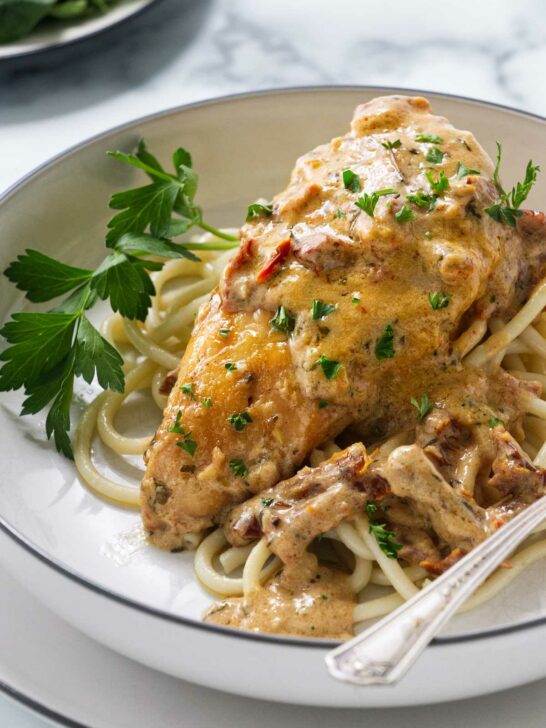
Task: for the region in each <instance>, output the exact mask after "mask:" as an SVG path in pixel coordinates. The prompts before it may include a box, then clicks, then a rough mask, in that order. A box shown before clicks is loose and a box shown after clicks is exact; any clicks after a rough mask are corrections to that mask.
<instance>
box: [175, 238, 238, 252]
mask: <svg viewBox="0 0 546 728" xmlns="http://www.w3.org/2000/svg"><path fill="white" fill-rule="evenodd" d="M181 247H183V248H184V250H233V248H238V247H239V240H237V241H236V242H235V241H233V242H229V243H182V244H181Z"/></svg>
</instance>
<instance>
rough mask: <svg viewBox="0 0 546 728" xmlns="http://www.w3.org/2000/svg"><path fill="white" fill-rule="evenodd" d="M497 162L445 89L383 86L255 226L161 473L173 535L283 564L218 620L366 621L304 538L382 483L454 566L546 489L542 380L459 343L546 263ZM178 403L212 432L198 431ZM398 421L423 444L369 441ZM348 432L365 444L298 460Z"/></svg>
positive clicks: (390, 504) (161, 436)
mask: <svg viewBox="0 0 546 728" xmlns="http://www.w3.org/2000/svg"><path fill="white" fill-rule="evenodd" d="M347 171H349V175H348V176H347ZM492 173H493V164H492V162H491V160H490V158H489V157H488V156H487V154H486V153H485V151H484V150H483V149H482V148H481V146H480V145H479V143H478V142H477V140H476V139H475V138H474V136H473V135H472V134H471V133H470V132H467V131H461V130H458V129H456V128H455V127H453V126H452V125H451V124H450V123H449V122H448V121H447V119H445V118H443V117H439V116H435V115H433V114H432V113H431V111H430V106H429V104H428V102H427V101H426V100H425V99H422V98H409V97H402V96H391V97H383V98H379V99H375V100H373V101H371V102H369V103H367V104H364V105H362V106H360V107H358V108H357V109H356V111H355V114H354V117H353V121H352V124H351V130H350V131H349V133H347V134H346V135H345V136H343V137H338V138H336V139H333V140H332V141H331V142H330V143H329V144H324V145H322V146H320V147H317V148H316V149H314V150H313V151H311V152H310V153H308V154H306V155H304V156H303V157H301V158H300V159H299V160H298V161H297V163H296V166H295V168H294V171H293V173H292V175H291V178H290V183H289V185H288V187H287V189H286V190H284V191H283V192H281V193H280V194H279V195H277V196H276V197H275V198H274V200H273V203H272V212H271V214H270V215H269V216H268V215H267V214H265V213H264V214H261V215H259V216H258V217H257V218H256V219H253V220H251V221H250V222H249V223H247V224H246V225H245V226H243V228H242V232H241V246H240V249H239V251H238V253H237V255H236V256H235V258H234V259H233V260H232V262H231V263H230V265H229V266H228V268H227V269H226V271H225V272H224V275H223V276H222V279H221V282H220V286H219V289H218V291H216V292H214V294H213V295H212V297H211V299H210V300H209V302H208V303H206V304H205V305H204V306H203V307H202V308H201V310H200V313H199V316H198V318H197V321H196V326H195V329H194V331H193V334H192V338H191V341H190V343H189V345H188V348H187V350H186V353H185V355H184V358H183V360H182V362H181V366H180V371H179V374H178V379H177V382H176V385H175V386H174V388H173V390H172V392H171V395H170V397H169V402H168V405H167V408H166V410H165V414H164V421H163V423H162V425H161V427H160V429H159V430H158V433H157V435H156V438H155V439H154V443H153V444H152V446H151V447H150V450H149V452H148V453H147V461H148V462H147V471H146V476H145V478H144V480H143V484H142V512H143V518H144V522H145V526H146V528H147V529H148V531H149V532H150V533H151V538H152V540H153V542H154V543H155V544H157V545H159V546H161V547H163V548H171V549H174V548H178V547H180V545H181V543H183V536H184V534H185V533H187V532H188V531H194V530H200V529H204V528H209V527H212V526H214V525H219V524H222V525H224V528H225V533H226V536H227V538H228V540H229V541H230V542H231V543H232V544H234V545H243V544H247V543H250V542H252V541H255V540H256V539H258V538H262V537H263V538H265V539H266V542H267V544H268V546H269V548H270V549H271V550H272V551H273V552H274V553H275V554H277V555H278V556H279V557H280V559H281V561H282V562H283V564H284V569H283V571H282V572H281V574H280V575H279V576H277V577H275V578H274V579H272V580H271V581H270V582H269V583H268V584H267V585H266V586H264V587H263V588H259V589H257V590H255V591H254V592H252V593H251V594H248V595H246V596H245V597H244V598H239V599H230V600H227V601H226V602H223V603H221V604H219V605H216V606H215V607H214V608H213V609H212V610H211V611H210V612H209V613H208V615H207V617H206V618H207V620H209V621H211V622H215V623H217V624H224V625H229V626H236V627H240V628H243V629H248V630H255V631H264V632H273V633H284V634H299V635H307V636H311V635H312V636H316V637H346V636H348V635H350V634H351V632H352V614H353V605H354V598H353V595H352V592H351V589H350V585H349V580H348V577H347V576H346V575H345V574H344V573H343V572H341V571H336V570H334V569H332V568H330V567H326V566H319V565H317V562H316V558H315V557H314V556H312V555H310V554H309V553H308V552H307V551H306V549H307V547H308V546H309V544H310V543H311V541H312V540H313V539H314V538H316V537H317V536H318V535H319V534H320V533H324V532H326V531H328V530H330V529H332V528H335V527H336V526H337V525H338V524H339V523H340V522H342V521H344V520H347V519H349V518H351V517H353V516H355V515H357V514H358V513H361V512H362V511H363V509H364V508H365V507H366V506H367V505H369V504H373V505H374V508H375V509H376V511H373V512H376V515H377V517H378V518H379V519H380V520H379V522H378V523H384V525H385V526H387V527H389V528H392V529H393V530H394V535H395V536H396V538H398V539H399V541H400V544H401V550H400V551H399V554H398V556H399V557H401V558H402V559H404V560H405V561H406V562H407V563H410V564H419V565H422V566H424V567H425V568H427V569H428V570H429V571H430V573H434V574H437V573H442V571H443V570H445V569H446V568H449V566H450V565H451V564H452V563H454V561H456V560H457V559H458V558H460V557H461V556H462V554H463V553H464V552H465V551H467V550H469V549H471V548H473V546H475V545H476V544H477V543H479V542H480V541H481V540H483V539H484V538H485V537H486V535H487V534H488V533H490V532H491V530H492V529H493V528H495V527H497V525H498V523H500V521H502V519H503V518H504V517H509V515H510V514H512V513H514V512H516V511H517V510H518V509H519V508H521V507H523V506H524V504H525V503H529V502H531V501H533V500H534V499H536V498H537V497H539V496H540V495H542V494H543V492H544V471H542V470H540V469H537V468H535V467H534V466H533V464H532V463H531V462H530V460H529V458H528V457H527V456H526V455H525V453H523V451H522V450H521V448H520V447H519V445H518V444H517V442H516V440H515V439H514V438H515V437H516V438H517V437H521V435H522V428H521V416H522V412H523V409H524V408H523V406H522V402H523V399H524V396H523V395H524V394H525V390H526V389H528V388H530V389H531V390H532V389H533V386H534V385H533V384H532V383H527V384H525V383H518V382H517V381H516V380H515V379H514V378H513V377H511V376H509V375H507V374H505V373H502V372H491V371H489V370H487V371H486V370H481V369H465V368H464V367H463V365H462V361H461V357H462V356H463V355H464V352H465V346H464V341H465V340H468V338H467V337H470V338H471V336H470V334H469V333H468V332H469V331H470V332H472V331H473V330H475V329H477V330H478V331H479V332H481V333H480V335H482V334H483V330H484V323H485V322H487V320H488V319H489V318H491V317H492V316H498V317H504V318H505V319H507V318H509V317H510V316H511V315H513V313H514V312H515V311H516V310H517V309H518V308H519V307H520V306H521V304H522V303H523V302H524V301H525V300H526V298H527V297H528V295H529V292H530V289H531V287H532V285H533V284H534V283H535V282H536V280H537V279H538V278H539V277H541V276H542V275H543V267H544V258H545V254H544V252H543V251H544V249H545V245H544V241H545V230H546V225H545V220H544V216H541V215H535V214H533V213H525V214H522V217H520V218H518V223H517V225H515V226H514V227H512V226H510V225H507V224H502V223H500V222H499V221H497V220H494V219H493V218H492V217H491V216H490V215H489V214H488V213H487V208H488V207H490V206H491V205H492V204H494V203H495V202H496V200H497V197H498V192H497V190H496V188H495V185H494V184H493V181H492ZM351 175H352V176H351ZM357 203H358V204H357ZM440 302H441V303H440ZM281 314H282V316H281ZM221 331H227V332H228V333H227V334H226V335H225V336H223V335H221V334H220V332H221ZM465 333H466V337H465ZM461 339H462V340H463V343H461ZM188 382H191V383H192V387H193V390H192V391H193V396H192V397H191V398H188V397H187V395H186V394H184V391H183V385H184V384H185V383H188ZM425 396H426V399H425ZM203 397H209V398H210V399H211V401H212V402H213V406H212V408H210V409H206V410H205V409H203V406H202V401H203ZM412 400H413V402H412ZM419 402H421V404H422V405H423V403H424V404H426V403H427V402H428V406H426V407H425V409H424V411H422V412H421V410H420V405H419ZM416 406H417V410H418V413H417V414H416ZM243 415H244V417H245V419H244V420H240V421H239V422H238V426H237V427H235V426H234V423H233V417H234V416H235V417H236V418H237V417H239V418H240V417H242V416H243ZM177 418H179V419H180V423H181V424H182V425H183V426H184V428H185V431H189V432H191V436H192V437H193V438H194V445H195V452H194V453H193V454H191V453H190V454H188V452H187V451H184V450H183V448H181V447H178V445H179V444H180V435H178V434H173V430H172V425H173V423H174V422H175V421H178V420H177ZM491 422H493V424H491ZM495 423H501V424H497V425H496V424H495ZM348 426H349V427H350V428H351V429H350V430H349V431H348V430H347V429H346V428H347V427H348ZM341 433H343V434H342V435H341ZM355 433H356V436H355ZM400 433H404V434H405V435H407V439H406V441H405V442H406V444H405V445H404V446H403V447H399V448H397V449H394V450H393V452H390V453H389V452H387V453H386V454H381V450H379V451H378V452H380V455H377V456H374V454H373V452H374V450H373V449H372V448H370V452H368V453H367V452H366V449H365V447H364V445H363V444H362V443H355V440H360V439H362V440H363V441H364V442H365V443H366V444H367V445H372V446H373V447H374V448H375V446H376V445H377V444H380V443H381V442H382V441H383V440H384V439H385V438H386V437H388V436H390V435H393V434H400ZM338 435H341V437H342V438H344V443H345V444H346V445H350V444H351V443H353V444H352V445H351V447H348V448H347V449H346V450H345V451H344V452H343V453H341V454H340V455H339V456H335V457H334V458H331V459H330V460H329V461H327V462H326V463H323V464H322V465H320V466H319V467H318V468H314V469H311V468H309V469H303V470H301V471H299V472H298V469H299V468H300V467H301V465H302V464H303V463H304V462H305V459H306V458H307V457H308V456H309V454H310V453H311V452H312V450H313V449H314V448H316V447H317V446H320V445H321V444H322V443H324V442H325V441H327V440H328V439H330V438H334V437H337V436H338ZM340 440H341V438H340ZM234 459H235V460H234ZM234 462H235V463H238V465H237V466H236V467H235V468H234V467H233V464H234ZM294 473H296V475H294ZM264 496H265V502H264Z"/></svg>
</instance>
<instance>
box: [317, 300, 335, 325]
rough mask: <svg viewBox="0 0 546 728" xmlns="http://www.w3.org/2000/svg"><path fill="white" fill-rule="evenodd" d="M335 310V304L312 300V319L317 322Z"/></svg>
mask: <svg viewBox="0 0 546 728" xmlns="http://www.w3.org/2000/svg"><path fill="white" fill-rule="evenodd" d="M336 308H337V306H336V304H335V303H324V301H319V300H318V299H317V298H314V299H313V306H312V309H311V311H312V315H313V319H314V320H315V321H317V320H318V319H323V318H326V316H329V315H330V314H331V313H332V312H333V311H335V310H336Z"/></svg>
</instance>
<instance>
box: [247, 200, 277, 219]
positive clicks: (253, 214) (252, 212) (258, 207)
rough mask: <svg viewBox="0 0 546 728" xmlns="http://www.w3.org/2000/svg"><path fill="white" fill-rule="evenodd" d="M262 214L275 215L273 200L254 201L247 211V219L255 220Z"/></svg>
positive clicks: (266, 215)
mask: <svg viewBox="0 0 546 728" xmlns="http://www.w3.org/2000/svg"><path fill="white" fill-rule="evenodd" d="M262 215H265V217H271V215H273V203H272V202H266V203H265V204H263V203H261V202H253V203H252V205H249V206H248V210H247V211H246V221H247V222H249V221H250V220H255V219H256V218H258V217H261V216H262Z"/></svg>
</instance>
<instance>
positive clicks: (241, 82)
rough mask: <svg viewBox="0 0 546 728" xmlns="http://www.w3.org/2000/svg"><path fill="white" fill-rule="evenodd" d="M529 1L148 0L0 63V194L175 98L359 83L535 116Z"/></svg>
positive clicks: (535, 40) (540, 79) (538, 54)
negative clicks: (103, 26)
mask: <svg viewBox="0 0 546 728" xmlns="http://www.w3.org/2000/svg"><path fill="white" fill-rule="evenodd" d="M545 65H546V3H544V1H543V0H519V1H518V2H517V3H516V2H513V0H481V1H480V2H476V1H475V0H457V2H454V1H453V0H451V1H449V0H447V1H446V2H442V3H439V2H437V0H421V1H420V2H419V3H410V2H406V1H405V0H382V1H381V2H375V3H373V2H370V0H335V2H328V0H297V2H294V0H274V1H273V2H267V3H266V2H256V0H162V2H160V3H159V7H158V9H157V10H156V11H155V12H154V13H153V14H150V16H149V19H146V22H141V23H138V24H135V25H134V26H132V27H129V28H128V29H127V30H126V31H125V32H117V33H116V34H115V36H114V37H112V35H110V36H108V37H107V38H106V39H104V40H103V41H98V42H96V43H95V44H93V45H92V46H91V47H89V46H86V47H85V48H83V49H82V50H81V52H78V53H76V54H74V53H72V54H71V55H70V57H69V58H68V59H66V60H65V59H64V58H62V57H61V58H54V59H53V60H52V61H51V60H47V61H46V62H45V63H43V62H42V63H40V62H36V63H35V65H34V66H31V67H29V68H28V69H26V70H11V71H10V70H9V69H8V70H7V71H2V66H1V64H0V159H1V160H2V164H1V165H0V190H2V189H5V188H6V187H7V186H9V185H10V184H12V183H13V182H14V181H15V180H17V179H18V178H19V177H20V176H21V175H23V174H25V173H26V172H28V171H29V170H30V169H32V168H33V167H34V166H36V165H37V164H39V163H41V162H43V161H44V160H46V159H48V158H49V157H51V156H53V155H54V154H57V153H58V152H60V151H61V150H63V149H65V148H66V147H68V146H70V145H72V144H75V143H77V142H79V141H81V140H83V139H85V138H86V137H88V136H91V135H93V134H95V133H97V132H100V131H103V130H105V129H108V128H109V127H112V126H114V125H116V124H120V123H122V122H125V121H129V120H132V119H134V118H135V117H138V116H140V115H144V114H148V113H152V112H155V111H158V110H160V109H165V108H169V107H171V106H176V105H178V104H183V103H186V102H189V101H196V100H199V99H206V98H210V97H213V96H219V95H222V94H229V93H237V92H241V91H249V90H255V89H263V88H272V87H281V86H294V85H312V84H373V85H386V86H389V85H390V86H397V87H404V88H417V89H423V90H431V91H444V92H448V93H454V94H462V95H466V96H471V97H476V98H480V99H485V100H489V101H495V102H498V103H502V104H508V105H511V106H517V107H520V108H522V109H525V110H528V111H533V112H535V113H539V114H546V74H544V73H541V69H542V70H543V69H544V67H545Z"/></svg>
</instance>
